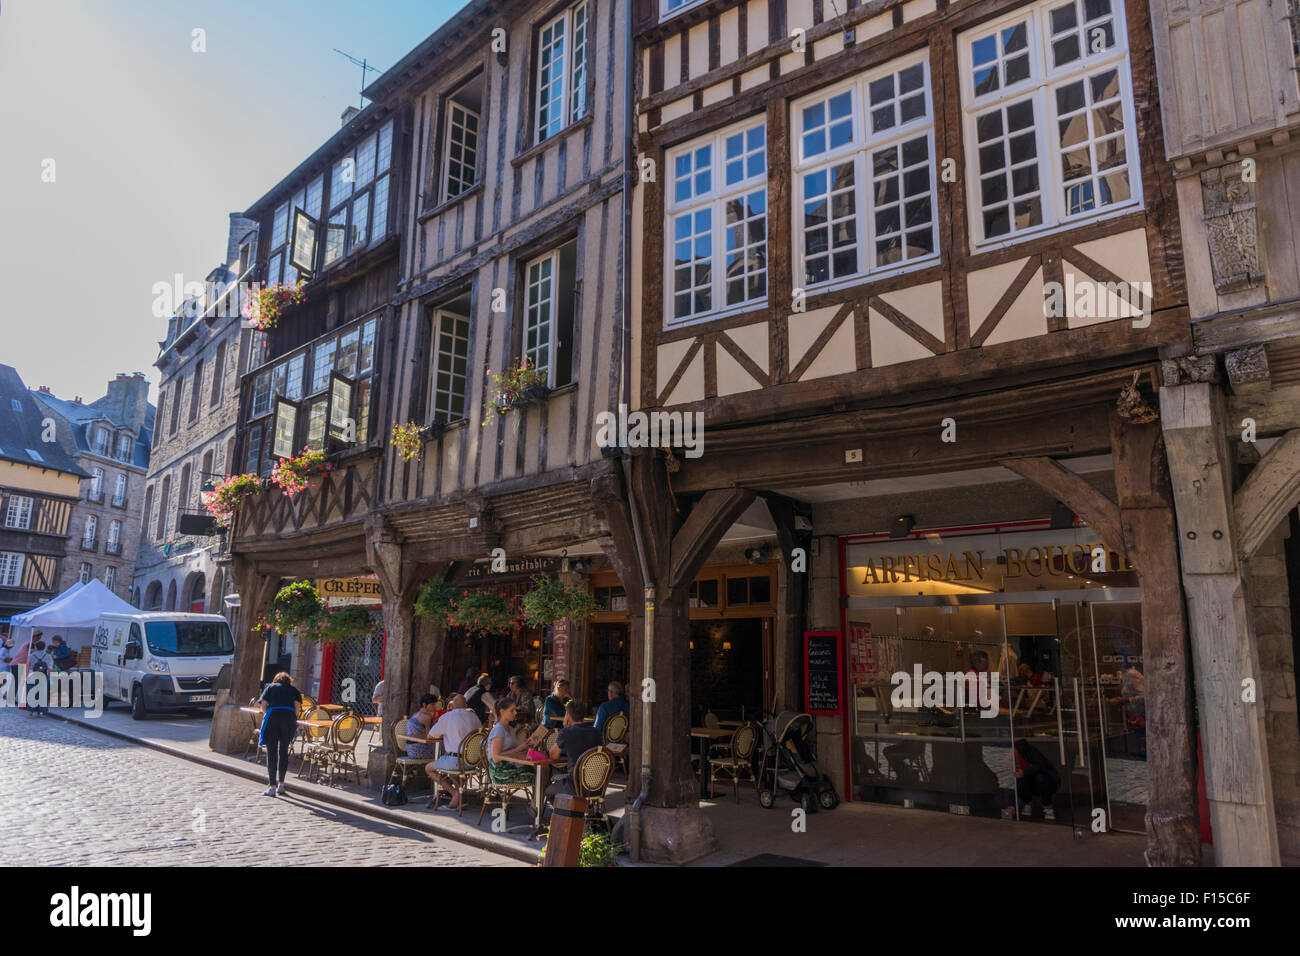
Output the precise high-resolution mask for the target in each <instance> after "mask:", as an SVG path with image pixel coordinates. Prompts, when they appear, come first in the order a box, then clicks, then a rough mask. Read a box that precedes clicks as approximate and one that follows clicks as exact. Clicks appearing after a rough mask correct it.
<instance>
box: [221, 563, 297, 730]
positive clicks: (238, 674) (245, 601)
mask: <svg viewBox="0 0 1300 956" xmlns="http://www.w3.org/2000/svg"><path fill="white" fill-rule="evenodd" d="M231 571H232V577H233V578H234V584H235V591H236V593H237V594H239V599H240V606H239V616H238V618H237V620H236V627H235V633H234V638H235V656H234V660H233V661H231V667H230V671H231V673H230V690H229V691H219V692H218V694H217V701H216V704H215V706H214V708H213V712H212V730H211V731H210V733H209V735H208V746H209V747H211V748H212V749H213V750H215V751H217V752H218V753H227V754H229V753H242V752H243V751H244V747H245V745H246V744H247V743H248V734H247V723H248V717H247V715H246V714H244V713H242V712H241V711H240V710H239V708H240V707H243V706H245V705H247V703H248V701H249V699H250V698H253V697H256V696H258V694H260V693H261V691H262V665H263V661H264V659H265V656H266V639H265V638H264V637H263V635H262V634H261V632H259V631H257V630H255V629H254V625H255V624H256V623H257V619H258V618H259V617H261V616H262V614H263V613H264V612H265V611H266V608H267V606H268V605H270V603H271V599H272V598H273V597H275V591H276V588H277V586H278V585H279V583H280V579H279V577H278V576H275V575H268V574H261V573H259V572H258V570H257V568H256V566H255V565H254V564H253V561H252V560H251V559H250V558H246V557H242V556H240V555H236V556H235V557H234V560H233V565H232V568H231Z"/></svg>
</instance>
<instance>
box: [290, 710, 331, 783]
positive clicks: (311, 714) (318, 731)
mask: <svg viewBox="0 0 1300 956" xmlns="http://www.w3.org/2000/svg"><path fill="white" fill-rule="evenodd" d="M302 719H303V720H329V721H331V723H330V726H328V727H300V728H299V731H300V732H301V733H300V739H301V740H302V751H301V753H300V754H299V756H300V758H301V761H300V763H299V765H298V776H299V777H301V776H302V775H303V774H304V773H306V774H307V779H308V780H313V779H315V776H316V771H317V770H318V769H319V768H320V767H321V766H323V765H324V761H325V758H324V757H321V756H318V754H319V753H320V751H321V750H322V749H323V748H328V747H329V745H330V736H331V734H332V733H333V731H334V724H333V721H332V718H331V717H330V712H329V711H328V710H326V709H325V708H323V707H316V708H314V709H312V710H310V711H307V710H304V711H303V713H302Z"/></svg>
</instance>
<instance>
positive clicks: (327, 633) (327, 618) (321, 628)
mask: <svg viewBox="0 0 1300 956" xmlns="http://www.w3.org/2000/svg"><path fill="white" fill-rule="evenodd" d="M374 629H375V619H374V617H373V616H372V615H371V613H370V611H369V610H367V609H366V607H365V606H364V605H361V604H344V605H343V606H341V607H333V608H331V607H326V608H324V609H323V610H322V612H321V615H320V617H319V618H318V620H317V625H316V627H315V628H314V629H313V630H314V631H315V633H316V635H317V636H318V637H319V638H320V639H321V640H323V641H341V640H343V639H344V638H347V637H351V636H352V635H353V634H369V633H370V632H371V631H373V630H374Z"/></svg>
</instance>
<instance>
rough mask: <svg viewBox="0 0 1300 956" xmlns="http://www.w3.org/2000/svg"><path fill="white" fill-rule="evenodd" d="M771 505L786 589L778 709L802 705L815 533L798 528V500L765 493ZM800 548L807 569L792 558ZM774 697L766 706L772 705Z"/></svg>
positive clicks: (778, 639) (779, 623)
mask: <svg viewBox="0 0 1300 956" xmlns="http://www.w3.org/2000/svg"><path fill="white" fill-rule="evenodd" d="M764 497H765V498H766V500H767V508H768V511H769V513H771V515H772V522H773V523H774V524H775V525H776V541H777V545H778V546H779V548H780V550H781V563H782V565H783V569H782V575H783V577H784V579H785V582H786V585H785V590H784V591H783V592H782V595H781V601H780V604H779V605H778V611H777V618H776V628H777V630H776V635H775V641H774V643H775V644H776V653H777V661H776V663H775V667H776V674H774V675H773V681H772V686H773V687H774V688H776V694H777V698H778V700H777V708H776V709H777V711H778V712H779V711H782V710H797V709H798V708H799V694H800V689H799V651H800V646H801V639H802V637H803V632H804V630H805V623H806V622H805V615H806V614H807V610H808V582H809V580H810V579H811V576H812V533H811V532H807V531H797V530H796V529H795V517H796V511H795V503H794V502H793V501H792V500H790V499H789V498H786V497H785V496H783V495H776V494H769V495H764ZM796 548H802V549H803V552H804V564H803V567H804V570H803V571H802V572H799V571H795V570H793V567H792V558H793V553H794V551H795V549H796ZM771 704H772V702H771V701H770V700H765V701H763V707H764V708H765V709H766V708H767V707H770V706H771Z"/></svg>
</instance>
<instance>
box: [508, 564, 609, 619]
mask: <svg viewBox="0 0 1300 956" xmlns="http://www.w3.org/2000/svg"><path fill="white" fill-rule="evenodd" d="M521 603H522V605H523V612H524V620H525V621H527V622H528V624H529V625H530V626H532V627H546V626H548V625H550V624H554V623H555V622H556V621H558V620H560V619H562V618H566V617H567V618H570V619H571V620H574V621H585V620H587V619H588V618H590V617H592V616H593V615H594V614H595V613H596V611H597V610H599V608H598V606H597V604H596V599H595V598H593V597H592V596H591V593H590V592H589V591H588V590H587V589H586V588H585V587H582V586H580V585H574V584H565V583H564V582H563V581H561V580H560V579H559V578H552V577H548V576H547V575H544V574H539V575H537V576H536V577H534V578H533V589H532V590H531V591H529V592H528V593H527V594H525V595H524V596H523V600H522V602H521Z"/></svg>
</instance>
